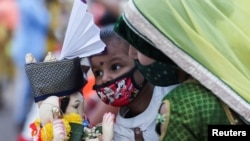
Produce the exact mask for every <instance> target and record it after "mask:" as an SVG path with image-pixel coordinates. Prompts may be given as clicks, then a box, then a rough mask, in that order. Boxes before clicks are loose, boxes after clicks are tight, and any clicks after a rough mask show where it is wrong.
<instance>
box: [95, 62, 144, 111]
mask: <svg viewBox="0 0 250 141" xmlns="http://www.w3.org/2000/svg"><path fill="white" fill-rule="evenodd" d="M135 70H136V67H134V68H133V69H132V70H130V71H129V72H128V73H126V74H124V75H122V76H120V77H118V78H116V79H114V80H112V81H110V82H107V83H105V84H102V85H94V87H93V89H94V90H96V92H97V95H98V96H99V98H100V99H101V100H102V101H103V102H104V103H106V104H109V105H112V106H114V107H123V106H127V105H128V104H129V103H130V102H131V101H132V100H133V99H134V98H135V97H136V96H137V95H138V94H139V93H140V92H141V89H142V88H143V87H144V85H145V84H146V82H147V81H146V79H145V80H144V81H143V83H142V85H141V86H138V85H137V84H136V83H135V80H134V77H133V74H134V72H135Z"/></svg>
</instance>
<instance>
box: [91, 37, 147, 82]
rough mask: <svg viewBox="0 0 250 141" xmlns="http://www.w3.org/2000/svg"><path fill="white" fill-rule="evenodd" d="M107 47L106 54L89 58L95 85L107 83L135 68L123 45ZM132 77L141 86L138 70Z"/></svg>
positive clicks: (140, 76) (116, 43)
mask: <svg viewBox="0 0 250 141" xmlns="http://www.w3.org/2000/svg"><path fill="white" fill-rule="evenodd" d="M107 46H108V47H107V53H106V54H102V55H98V56H93V57H91V58H90V64H91V69H92V72H93V74H94V76H95V84H96V85H101V84H104V83H106V82H109V81H111V80H113V79H115V78H117V77H119V76H121V75H123V74H125V73H127V72H128V71H130V70H131V69H132V68H133V67H134V66H135V64H134V60H133V59H132V58H130V57H129V56H128V50H127V49H126V46H125V44H124V43H122V42H119V43H118V42H112V43H110V44H108V45H107ZM134 77H135V80H136V81H137V82H136V83H138V84H141V83H142V81H143V80H144V78H143V76H142V75H141V74H140V73H139V71H138V70H137V71H136V72H135V75H134Z"/></svg>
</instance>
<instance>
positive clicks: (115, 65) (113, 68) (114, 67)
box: [111, 64, 121, 71]
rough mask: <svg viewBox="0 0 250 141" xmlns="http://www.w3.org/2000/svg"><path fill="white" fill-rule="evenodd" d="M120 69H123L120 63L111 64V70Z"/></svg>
mask: <svg viewBox="0 0 250 141" xmlns="http://www.w3.org/2000/svg"><path fill="white" fill-rule="evenodd" d="M119 69H121V65H119V64H113V65H112V66H111V70H112V71H117V70H119Z"/></svg>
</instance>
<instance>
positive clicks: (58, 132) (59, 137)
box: [52, 119, 67, 141]
mask: <svg viewBox="0 0 250 141" xmlns="http://www.w3.org/2000/svg"><path fill="white" fill-rule="evenodd" d="M52 124H53V133H54V138H53V141H65V140H66V137H67V135H66V129H65V127H64V124H63V121H62V120H61V119H55V120H54V121H53V122H52Z"/></svg>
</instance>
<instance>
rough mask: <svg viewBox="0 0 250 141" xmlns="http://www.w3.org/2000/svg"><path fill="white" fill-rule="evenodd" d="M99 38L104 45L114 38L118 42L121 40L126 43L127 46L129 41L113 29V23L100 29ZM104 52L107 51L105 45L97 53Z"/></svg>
mask: <svg viewBox="0 0 250 141" xmlns="http://www.w3.org/2000/svg"><path fill="white" fill-rule="evenodd" d="M100 38H101V40H102V41H103V42H104V43H105V44H106V45H108V44H109V43H110V42H112V41H114V40H116V41H118V42H123V43H124V44H126V46H129V43H128V42H127V41H126V40H124V39H123V38H122V37H120V36H119V35H118V34H117V33H116V32H115V31H114V24H110V25H107V26H104V27H102V28H101V31H100ZM127 49H128V48H127ZM106 53H107V46H106V47H105V49H104V51H102V52H101V53H99V54H106ZM97 55H98V54H97Z"/></svg>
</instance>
